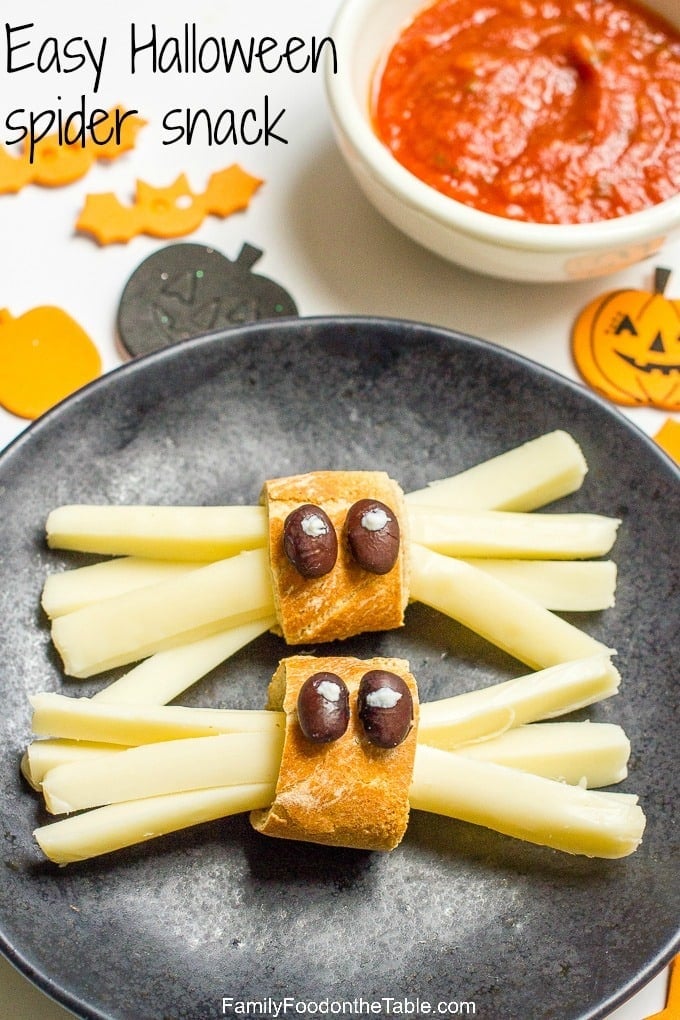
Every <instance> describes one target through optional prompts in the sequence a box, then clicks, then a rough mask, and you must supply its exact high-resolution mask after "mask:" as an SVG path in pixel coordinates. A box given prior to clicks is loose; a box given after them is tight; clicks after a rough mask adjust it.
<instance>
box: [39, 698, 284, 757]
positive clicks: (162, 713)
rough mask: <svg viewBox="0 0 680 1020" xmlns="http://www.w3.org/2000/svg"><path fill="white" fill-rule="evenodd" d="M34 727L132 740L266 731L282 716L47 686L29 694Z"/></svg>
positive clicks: (279, 724) (71, 736) (73, 736)
mask: <svg viewBox="0 0 680 1020" xmlns="http://www.w3.org/2000/svg"><path fill="white" fill-rule="evenodd" d="M29 700H30V703H31V705H32V707H33V720H32V726H33V732H34V733H35V734H36V735H38V736H49V737H65V738H66V739H68V740H87V741H89V742H96V743H108V744H120V745H124V746H128V747H131V746H135V745H139V744H151V743H157V742H159V741H168V740H170V741H174V740H177V739H179V738H182V737H201V736H206V737H209V736H215V735H217V734H219V733H246V732H248V733H269V734H276V733H278V732H279V731H280V730H282V729H283V716H282V715H281V713H279V712H270V711H267V710H265V709H261V710H252V709H231V708H190V707H188V706H185V705H127V704H125V703H124V702H111V703H107V702H102V701H95V700H94V699H93V698H69V697H66V696H65V695H63V694H53V693H51V692H48V693H43V694H33V695H31V696H30V698H29Z"/></svg>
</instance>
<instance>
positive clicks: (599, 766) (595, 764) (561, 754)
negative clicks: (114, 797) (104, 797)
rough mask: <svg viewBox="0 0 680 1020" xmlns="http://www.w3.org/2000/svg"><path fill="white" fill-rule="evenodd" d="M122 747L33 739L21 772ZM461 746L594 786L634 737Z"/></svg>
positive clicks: (518, 736)
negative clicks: (630, 738) (629, 738)
mask: <svg viewBox="0 0 680 1020" xmlns="http://www.w3.org/2000/svg"><path fill="white" fill-rule="evenodd" d="M425 742H427V741H425ZM433 746H436V745H433ZM123 750H125V748H124V747H122V746H119V745H115V744H103V743H102V744H97V743H92V742H88V741H85V740H60V739H56V740H55V739H42V740H34V741H33V743H32V744H31V745H30V746H29V748H28V750H27V752H26V755H25V756H24V761H23V762H22V771H23V773H24V776H25V777H26V779H27V780H28V782H29V783H30V784H31V786H32V787H33V788H34V789H36V790H39V789H40V785H41V783H42V781H43V779H44V778H45V776H46V775H47V773H48V772H49V771H50V770H51V769H54V768H57V766H59V765H66V764H68V763H70V762H82V761H84V760H85V759H89V760H91V759H92V758H94V757H101V756H105V755H108V756H109V757H111V756H113V755H115V754H119V753H120V752H121V751H123ZM457 751H458V753H459V754H462V755H464V756H465V757H466V758H476V759H477V760H481V761H494V762H496V764H498V765H507V766H509V767H510V768H516V769H520V770H521V771H522V772H532V773H534V775H539V776H545V777H546V778H547V779H557V780H560V781H561V782H565V783H571V784H573V785H581V786H587V787H588V788H593V789H594V788H597V787H601V786H612V785H614V784H615V783H620V782H621V781H622V780H623V779H625V778H626V775H627V771H628V770H627V764H628V759H629V757H630V741H629V740H628V738H627V736H626V734H625V733H624V731H623V729H622V728H621V727H620V726H616V725H615V724H613V723H591V722H556V723H532V724H531V725H523V726H518V727H516V728H515V729H512V730H508V731H507V732H505V733H502V734H501V735H500V736H498V737H491V738H490V739H488V740H483V741H479V742H478V743H476V744H465V745H463V746H461V747H459V748H458V749H457Z"/></svg>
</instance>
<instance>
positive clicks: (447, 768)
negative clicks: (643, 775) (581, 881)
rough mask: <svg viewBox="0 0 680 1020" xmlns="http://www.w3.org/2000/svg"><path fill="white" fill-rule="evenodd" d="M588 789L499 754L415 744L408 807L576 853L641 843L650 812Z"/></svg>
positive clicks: (610, 853)
mask: <svg viewBox="0 0 680 1020" xmlns="http://www.w3.org/2000/svg"><path fill="white" fill-rule="evenodd" d="M620 798H621V795H620V794H612V793H607V792H604V791H594V790H584V789H582V788H581V787H580V786H568V785H567V784H566V783H558V782H555V781H554V780H551V779H545V778H544V777H542V776H535V775H531V774H530V773H528V772H519V771H518V770H516V769H512V768H508V767H507V766H504V765H496V764H495V763H494V762H486V761H474V760H472V759H470V758H465V757H463V755H460V754H455V753H453V752H451V751H441V750H439V749H438V748H435V747H426V746H424V745H418V749H417V753H416V760H415V767H414V770H413V781H412V784H411V789H410V794H409V799H410V802H411V807H412V808H416V809H419V810H421V811H430V812H434V813H435V814H441V815H447V816H449V817H451V818H458V819H460V820H461V821H465V822H472V823H474V824H475V825H483V826H485V827H486V828H489V829H494V830H495V831H497V832H502V833H504V834H505V835H507V836H514V837H516V838H518V839H524V840H527V841H528V842H530V843H538V844H539V845H541V846H548V847H552V848H553V849H555V850H562V851H564V852H566V853H571V854H584V855H586V856H588V857H604V858H610V859H614V858H619V857H625V856H627V855H628V854H631V853H632V852H633V851H634V850H635V849H636V848H637V847H638V846H639V844H640V841H641V839H642V834H643V832H644V828H645V816H644V814H643V812H642V810H641V808H640V807H639V805H638V804H636V803H633V802H632V801H631V800H630V798H629V797H628V796H626V795H624V796H623V799H620Z"/></svg>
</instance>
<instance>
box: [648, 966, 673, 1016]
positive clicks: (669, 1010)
mask: <svg viewBox="0 0 680 1020" xmlns="http://www.w3.org/2000/svg"><path fill="white" fill-rule="evenodd" d="M678 1018H680V956H676V957H675V959H674V960H673V961H672V963H671V966H670V972H669V977H668V996H667V998H666V1005H665V1007H664V1009H662V1010H661V1012H660V1013H653V1014H652V1016H649V1017H647V1020H678Z"/></svg>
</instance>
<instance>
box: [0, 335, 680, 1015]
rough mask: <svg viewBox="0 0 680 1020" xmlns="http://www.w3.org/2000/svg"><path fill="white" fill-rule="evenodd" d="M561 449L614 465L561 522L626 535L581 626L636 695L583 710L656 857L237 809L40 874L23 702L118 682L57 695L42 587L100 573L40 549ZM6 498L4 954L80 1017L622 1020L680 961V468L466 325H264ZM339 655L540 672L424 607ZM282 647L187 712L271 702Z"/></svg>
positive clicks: (117, 417)
mask: <svg viewBox="0 0 680 1020" xmlns="http://www.w3.org/2000/svg"><path fill="white" fill-rule="evenodd" d="M554 428H565V429H567V430H568V431H570V432H571V433H572V435H573V436H574V437H575V438H576V439H577V441H578V442H579V443H580V444H581V446H582V448H583V450H584V453H585V455H586V458H587V460H588V463H589V465H590V471H589V474H588V476H587V479H586V482H585V484H584V486H583V488H582V489H581V491H580V492H579V493H577V494H575V495H574V496H572V497H570V498H569V499H567V500H564V501H562V502H561V504H560V505H559V506H560V509H566V510H575V509H581V510H590V511H594V512H600V513H606V514H615V515H619V516H621V517H622V519H623V524H622V527H621V530H620V538H619V539H618V542H617V545H616V547H615V551H616V559H617V561H618V563H619V567H620V581H619V595H618V601H617V606H616V608H615V609H613V610H610V611H608V612H606V613H604V614H588V615H587V616H586V617H585V618H584V617H580V618H579V619H580V622H581V623H582V625H583V626H584V627H585V628H586V629H587V630H588V631H589V632H591V633H592V634H594V635H595V636H597V637H599V638H601V639H603V640H606V641H607V643H608V644H610V645H612V646H614V647H616V648H617V649H618V652H619V657H618V665H619V667H620V669H621V670H622V673H623V677H624V684H623V690H622V693H621V694H620V695H619V696H618V697H617V698H614V699H611V700H610V701H609V702H606V703H604V704H602V705H600V706H597V707H595V708H593V709H592V710H590V711H589V712H588V713H587V714H588V715H589V717H590V718H593V719H602V720H611V721H615V722H619V723H621V724H622V725H623V726H624V727H625V728H626V730H627V731H628V733H629V735H630V737H631V739H632V743H633V748H634V752H633V757H632V762H631V775H630V778H629V779H628V780H627V781H626V783H625V784H624V787H623V788H624V789H626V790H629V791H635V792H637V793H639V794H640V796H641V800H642V804H643V806H644V809H645V811H646V814H647V817H648V827H647V832H646V836H645V839H644V842H643V844H642V847H641V848H640V849H639V850H638V852H637V853H636V854H634V855H633V856H632V857H630V858H628V859H626V860H623V861H613V862H607V861H591V860H587V859H581V858H571V857H569V856H567V855H564V854H560V853H557V852H553V851H550V850H545V849H541V848H538V847H533V846H530V845H527V844H523V843H521V842H518V841H514V840H512V839H508V838H505V837H502V836H500V835H497V834H495V833H492V832H486V831H484V830H481V829H478V828H475V827H473V826H469V825H465V824H462V823H456V822H454V821H450V820H446V819H440V818H436V817H433V816H428V815H426V814H417V813H416V814H414V815H413V817H412V820H411V823H410V826H409V831H408V833H407V836H406V838H405V840H404V842H403V844H402V845H401V847H400V848H399V849H398V850H396V851H395V852H394V853H392V854H389V855H381V854H371V853H363V852H361V853H360V852H355V851H347V850H340V849H329V848H323V847H314V846H311V845H304V844H296V843H290V844H288V843H285V842H283V841H280V840H268V839H267V838H265V837H261V836H259V835H257V834H256V833H254V832H253V831H252V830H251V829H250V827H249V824H248V821H247V819H246V818H245V817H243V816H240V817H236V818H232V819H227V820H224V821H223V822H219V823H215V824H211V825H206V826H203V827H201V828H198V829H195V830H193V831H185V832H183V833H179V834H177V835H174V836H170V837H167V838H163V839H160V840H156V841H153V842H151V843H148V844H146V845H143V846H140V847H137V848H132V849H130V850H129V851H124V852H121V853H118V854H115V855H111V856H109V857H107V858H100V859H97V860H94V861H91V862H89V863H85V864H83V865H80V866H70V867H68V868H66V869H58V868H56V867H53V866H52V865H50V864H46V863H43V862H42V861H41V858H40V854H39V852H38V851H37V849H36V848H35V846H34V845H33V842H32V838H31V831H32V829H33V828H34V826H35V825H36V824H38V823H40V822H43V821H45V818H44V817H43V815H42V813H41V809H40V807H39V803H38V801H37V798H36V797H35V796H34V795H32V794H31V792H30V791H29V790H28V789H27V788H26V787H25V786H24V785H23V784H22V782H21V781H20V778H19V771H18V763H19V758H20V756H21V753H22V750H23V748H24V746H25V744H26V742H27V740H28V739H29V711H28V705H27V694H29V693H31V692H35V691H39V690H44V689H48V690H64V691H65V692H67V693H69V694H77V693H82V692H84V693H88V694H89V693H93V692H94V691H95V690H96V689H98V687H100V686H101V685H102V683H103V680H102V678H99V679H98V680H96V681H91V682H87V683H77V682H73V681H67V682H63V681H62V678H61V676H60V673H59V667H58V663H57V661H56V659H55V657H54V655H53V653H52V651H51V647H50V643H49V635H48V629H47V626H46V623H45V620H44V619H43V618H42V616H41V613H40V610H39V597H40V589H41V585H42V582H43V578H44V575H45V573H46V572H47V571H48V570H50V569H58V568H59V567H60V566H61V565H62V564H67V565H68V564H72V563H74V562H76V558H75V557H74V558H73V559H69V558H68V557H66V556H60V555H57V554H55V553H48V551H47V550H46V548H45V545H44V539H43V532H44V522H45V517H46V515H47V513H48V511H49V510H50V509H51V508H52V507H54V506H55V505H57V504H61V503H67V502H76V501H81V502H88V501H91V502H135V501H136V502H160V503H173V502H176V503H229V502H244V503H250V502H254V501H256V500H257V497H258V493H259V489H260V485H261V483H262V481H263V479H264V478H266V477H268V476H275V475H282V474H288V473H294V472H301V471H305V470H311V469H313V468H323V467H327V468H372V467H380V468H383V469H385V470H387V471H389V472H390V473H391V474H392V475H393V476H394V477H396V478H397V479H399V480H400V481H401V483H402V484H403V486H404V487H405V488H406V489H407V490H408V489H412V488H416V487H419V486H422V485H424V484H425V483H426V482H427V481H429V480H431V479H435V478H438V477H441V476H443V475H448V474H451V473H452V472H455V471H458V470H460V469H462V468H464V467H466V466H468V465H471V464H474V463H476V462H477V461H479V460H482V459H484V458H487V457H490V456H492V455H494V454H497V453H499V452H501V451H503V450H506V449H508V448H510V447H512V446H514V445H516V444H518V443H520V442H522V441H525V440H527V439H530V438H532V437H534V436H537V435H539V434H540V433H543V432H546V431H548V430H551V429H554ZM0 498H1V500H2V541H1V543H0V569H1V580H2V584H1V587H0V612H1V616H0V619H1V620H2V629H1V632H2V645H1V648H0V663H1V664H2V669H1V670H0V691H1V693H2V739H1V741H0V755H1V759H2V787H1V788H2V794H1V801H0V802H1V805H2V821H3V825H2V839H3V843H2V847H3V853H2V862H3V878H2V882H1V883H0V931H1V939H2V948H3V949H4V952H5V953H6V954H7V956H8V957H9V958H10V960H12V961H13V962H14V963H15V964H16V965H17V966H18V967H19V968H20V969H21V970H22V971H23V972H24V973H25V974H26V975H27V976H28V977H29V978H31V979H32V980H33V981H35V982H36V984H38V985H39V986H40V987H41V988H42V989H44V990H45V991H46V992H48V994H51V995H52V996H54V998H55V999H57V1000H58V1001H59V1002H61V1003H63V1004H65V1005H66V1006H67V1007H69V1008H70V1009H71V1010H73V1011H74V1012H75V1013H76V1014H77V1015H78V1016H82V1017H97V1018H99V1017H115V1018H129V1020H159V1018H166V1017H167V1018H172V1020H184V1018H192V1020H198V1018H207V1017H219V1016H223V1015H231V1014H232V1012H234V1010H236V1015H239V1014H238V1010H237V1008H236V1005H235V1006H234V1007H230V1006H229V1005H228V1004H227V1005H226V1006H225V1005H224V1004H223V999H231V1000H233V1001H234V1004H236V1003H238V1002H241V1001H244V1000H255V1001H256V1002H257V1004H258V1005H256V1007H255V1009H254V1011H253V1015H263V1013H262V1008H263V1007H261V1006H260V1005H259V1004H261V1003H263V1002H264V1001H265V1000H266V998H267V997H268V996H271V997H272V1000H273V1002H274V1003H275V1004H277V1005H278V1004H279V1003H280V1001H281V1000H283V999H284V998H285V997H291V1002H289V1003H288V1015H304V1012H305V1010H306V1011H307V1015H309V1012H310V1011H311V1009H313V1008H314V1004H318V1003H320V1002H322V1000H325V998H326V997H329V998H330V1000H333V1001H338V1002H339V1001H341V1000H355V999H358V1000H363V1001H364V1002H367V1001H375V1002H378V1001H380V1000H383V999H384V1000H385V1002H383V1003H382V1006H381V1008H383V1007H384V1008H383V1012H382V1015H392V1014H395V1015H396V1014H398V1013H399V1010H401V1015H404V1012H405V1009H406V1008H408V1007H404V1006H402V1003H403V1001H404V1000H406V999H408V1000H409V1002H410V1003H411V1004H413V1003H414V1002H415V1000H416V999H417V998H420V999H421V1000H426V1001H427V1002H430V1003H433V1004H434V1005H435V1006H436V1004H437V1003H439V1002H447V1003H449V1002H450V1003H452V1004H453V1005H452V1008H451V1013H453V1012H454V1009H455V1008H456V1004H457V1003H463V1002H468V1003H472V1002H474V1003H475V1006H476V1014H475V1015H477V1016H480V1017H485V1018H489V1020H498V1018H500V1017H512V1018H522V1020H524V1018H528V1017H531V1018H532V1020H534V1018H536V1020H539V1018H540V1020H547V1018H556V1020H569V1018H574V1017H600V1016H602V1015H604V1014H605V1013H606V1012H608V1011H609V1010H610V1009H612V1008H613V1007H614V1006H615V1005H617V1004H619V1003H620V1002H622V1001H623V1000H624V999H625V998H626V997H628V996H629V995H630V994H632V993H633V991H634V990H635V989H636V988H637V987H638V986H639V985H640V984H641V983H643V982H644V981H646V980H647V979H649V978H650V977H651V976H652V975H653V974H654V973H655V972H656V971H657V970H658V969H659V968H660V967H661V966H662V965H663V964H664V963H665V962H667V961H668V960H669V958H670V957H671V955H672V954H673V952H674V951H675V949H676V948H677V946H678V939H677V936H678V919H679V916H680V912H679V910H678V890H679V889H680V883H679V882H678V874H677V863H678V842H677V840H678V831H677V830H678V824H677V822H678V807H677V805H678V799H679V792H680V791H678V751H677V747H678V725H677V707H678V700H679V699H678V695H677V690H678V688H677V681H678V676H677V663H678V653H679V649H678V634H677V619H678V596H677V551H678V545H677V540H678V514H677V509H678V474H677V472H676V470H675V468H674V467H673V465H672V464H671V462H670V460H668V459H667V458H666V457H665V456H664V455H663V454H661V453H660V452H659V451H658V450H657V449H656V448H655V446H654V444H653V443H652V442H651V441H650V440H647V439H646V438H645V437H644V436H643V435H642V434H641V433H639V432H638V431H637V430H636V429H634V428H633V427H631V425H630V424H628V423H627V421H626V420H624V418H623V417H622V416H620V415H619V414H618V413H616V412H613V411H612V410H610V409H609V408H608V407H606V406H605V405H604V404H603V403H602V402H600V401H599V400H598V399H596V398H593V397H592V396H590V395H589V394H588V393H586V392H585V391H584V390H583V389H581V388H580V387H578V386H575V385H572V384H570V383H568V382H566V381H565V380H564V379H562V378H560V377H558V376H556V375H554V374H552V373H550V372H548V371H546V370H544V369H542V368H540V367H538V366H536V365H534V364H532V363H529V362H527V361H525V360H523V359H521V358H519V357H516V356H514V355H511V354H508V353H507V352H505V351H502V350H500V349H498V348H495V347H493V346H492V345H490V344H487V343H484V342H481V341H477V340H473V339H470V338H467V337H462V336H459V335H455V334H452V333H450V332H446V331H444V330H439V329H434V328H430V327H426V326H421V325H417V324H409V323H402V322H397V321H390V320H387V321H385V320H374V319H361V318H350V319H338V318H329V319H307V320H305V319H303V320H297V319H295V320H293V319H291V320H283V321H277V322H273V323H268V324H263V323H260V324H254V325H252V326H246V327H244V328H237V329H234V330H231V331H229V332H227V333H226V334H224V335H221V336H212V337H206V338H203V339H199V340H195V341H189V342H186V343H182V344H179V345H177V346H175V347H173V348H170V349H168V350H165V351H161V352H159V353H157V354H154V355H151V356H150V357H149V358H147V359H144V360H139V361H136V362H133V363H131V364H129V365H126V366H125V367H123V368H122V369H120V370H117V371H115V372H113V373H111V374H109V375H108V376H106V377H105V378H103V379H102V380H100V381H98V382H96V383H94V384H93V385H91V386H89V387H88V388H87V389H85V390H83V391H81V392H80V393H79V394H77V395H76V396H75V397H73V398H71V399H70V400H68V401H67V402H65V403H64V404H62V405H61V406H60V407H58V408H56V409H55V410H54V411H52V412H50V413H49V414H47V415H46V416H45V417H44V418H43V419H42V420H41V421H39V422H37V423H36V424H35V425H34V426H33V427H31V428H30V429H29V430H28V431H27V432H26V433H25V434H24V435H23V436H22V437H21V438H20V439H19V440H18V441H17V442H16V443H15V444H14V445H13V446H12V447H11V448H10V449H9V450H8V451H7V452H6V453H5V454H4V456H3V457H2V459H1V460H0ZM344 648H345V650H346V651H347V653H349V654H357V655H370V654H395V655H400V656H405V657H407V658H409V659H410V661H411V664H412V668H413V670H414V672H415V673H416V675H417V677H418V678H419V681H420V688H421V697H422V699H423V700H431V699H432V698H434V697H437V696H439V697H442V696H445V695H448V694H452V693H454V692H456V691H461V690H467V689H471V688H474V687H478V686H481V685H484V684H487V683H491V682H494V681H497V680H499V679H505V678H509V677H511V676H517V675H520V674H521V673H523V672H526V671H527V670H526V668H525V667H523V666H521V664H519V663H517V662H515V661H513V660H512V659H510V658H508V657H507V656H504V655H502V654H501V653H499V652H497V651H495V650H494V649H492V648H491V647H489V646H488V645H487V644H485V643H484V642H483V641H482V640H481V639H477V638H475V637H474V636H472V635H471V634H469V633H466V632H465V631H464V630H463V628H461V627H459V626H457V625H456V624H454V623H453V622H451V621H450V620H448V619H445V618H443V617H440V616H438V615H437V614H436V613H434V612H430V611H427V610H425V609H424V608H423V607H422V606H413V607H411V608H410V609H409V612H408V621H407V626H406V628H405V629H403V630H402V631H400V632H393V633H390V634H386V635H384V636H369V637H362V638H357V639H355V640H352V641H348V642H346V643H345V645H344ZM283 652H284V649H283V646H282V644H281V643H280V642H279V640H278V639H276V638H274V637H271V636H268V637H266V638H262V639H261V640H259V641H258V642H256V643H255V644H253V645H252V646H251V647H250V648H248V649H246V650H245V651H244V652H242V653H241V654H239V655H238V656H236V658H235V659H232V660H231V661H230V662H229V663H228V664H227V666H225V667H224V668H223V669H220V670H217V671H215V673H214V674H212V675H211V676H210V677H208V678H206V679H205V680H204V681H202V682H201V683H200V684H198V685H197V686H196V688H195V689H194V690H193V691H192V692H191V693H190V694H187V695H186V696H185V698H184V701H185V702H186V703H192V704H205V705H224V706H231V707H244V708H257V707H260V706H261V705H262V703H263V698H264V692H265V689H266V686H267V682H268V679H269V676H270V674H271V672H272V668H273V667H274V665H275V663H276V661H277V659H278V657H279V656H281V654H283ZM107 679H110V678H107ZM390 1000H391V1001H392V1002H394V1001H396V1002H397V1005H396V1007H393V1008H392V1009H391V1012H390V1008H388V1007H389V1004H390ZM309 1003H311V1004H312V1005H311V1006H309V1008H308V1004H309ZM322 1007H323V1008H326V1006H325V1005H323V1003H322ZM330 1008H331V1007H330V1004H329V1005H328V1009H329V1010H330ZM333 1008H337V1007H333ZM343 1008H345V1010H347V1008H348V1007H343ZM356 1008H357V1009H361V1008H363V1007H362V1003H361V1001H358V1002H357V1003H356ZM413 1008H414V1009H416V1008H417V1007H415V1006H414V1007H413ZM258 1010H259V1012H258ZM458 1011H459V1013H461V1014H462V1013H463V1007H462V1006H461V1007H459V1008H458ZM418 1012H420V1013H421V1014H422V1011H421V1010H420V1009H419V1008H418ZM364 1013H365V1009H364ZM241 1015H243V1012H241ZM264 1015H266V1013H265V1014H264ZM340 1015H342V1014H340ZM344 1015H348V1013H347V1012H345V1014H344ZM355 1015H359V1014H358V1013H356V1014H355ZM411 1015H415V1014H414V1013H413V1012H411Z"/></svg>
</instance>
